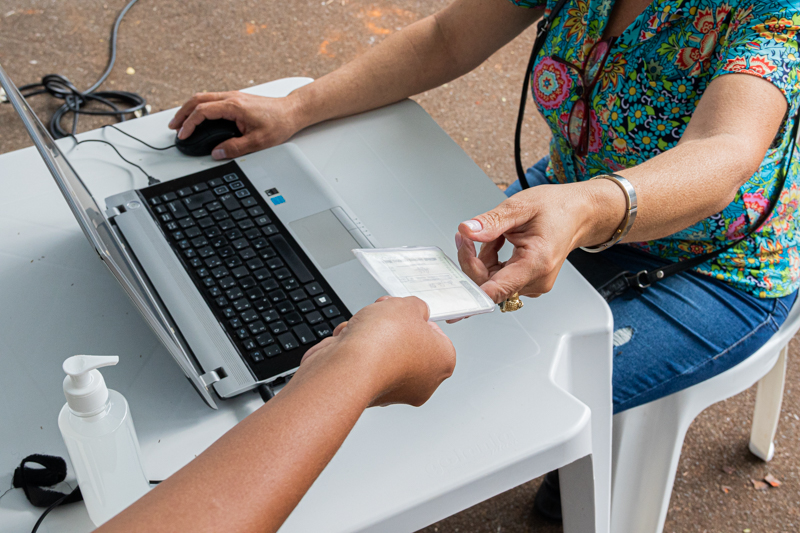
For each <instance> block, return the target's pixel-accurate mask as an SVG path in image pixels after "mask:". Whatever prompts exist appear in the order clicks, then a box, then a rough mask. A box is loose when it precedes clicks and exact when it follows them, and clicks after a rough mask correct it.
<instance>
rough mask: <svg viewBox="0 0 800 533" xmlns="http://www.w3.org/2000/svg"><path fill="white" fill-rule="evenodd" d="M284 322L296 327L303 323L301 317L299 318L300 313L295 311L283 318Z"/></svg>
mask: <svg viewBox="0 0 800 533" xmlns="http://www.w3.org/2000/svg"><path fill="white" fill-rule="evenodd" d="M284 320H286V323H287V324H289V325H290V326H296V325H297V324H302V323H303V317H302V316H300V313H298V312H297V311H292V312H291V313H289V314H287V315H286V316H285V317H284Z"/></svg>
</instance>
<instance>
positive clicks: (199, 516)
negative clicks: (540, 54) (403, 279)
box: [98, 298, 455, 533]
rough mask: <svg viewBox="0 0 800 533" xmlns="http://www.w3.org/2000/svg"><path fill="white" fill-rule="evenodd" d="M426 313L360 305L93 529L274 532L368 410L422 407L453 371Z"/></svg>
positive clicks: (418, 306)
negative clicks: (293, 366)
mask: <svg viewBox="0 0 800 533" xmlns="http://www.w3.org/2000/svg"><path fill="white" fill-rule="evenodd" d="M427 319H428V308H427V306H426V305H425V303H424V302H422V301H421V300H419V299H417V298H388V299H381V300H379V301H378V302H376V303H375V304H373V305H370V306H368V307H365V308H364V309H362V310H361V311H359V312H358V313H357V314H356V315H355V316H354V317H353V318H352V319H350V321H349V322H346V323H344V324H341V325H339V327H337V328H336V331H335V332H334V337H332V338H329V339H326V340H325V341H323V342H322V343H320V344H319V345H317V346H315V347H314V348H312V349H311V350H309V351H308V353H306V355H305V356H304V358H303V363H302V364H301V366H300V369H299V370H298V371H297V373H296V374H295V377H294V378H293V379H292V380H291V381H290V382H289V384H288V385H286V387H284V389H283V390H282V391H281V392H280V393H279V394H278V395H277V396H275V398H273V399H272V400H270V401H269V402H268V403H267V404H265V405H264V406H263V407H261V408H260V409H258V411H256V412H255V413H253V414H252V415H250V416H248V417H247V418H246V419H245V420H243V421H242V422H240V423H239V424H238V425H237V426H236V427H235V428H233V429H232V430H231V431H229V432H228V433H226V434H225V435H224V436H223V437H222V438H220V439H219V440H218V441H217V442H215V443H214V444H213V445H212V446H211V447H210V448H208V450H206V451H205V452H203V453H202V454H201V455H200V456H198V457H197V458H196V459H195V460H193V461H192V462H191V463H189V464H188V465H187V466H185V467H184V468H183V469H181V470H180V471H178V472H177V473H176V474H174V475H173V476H171V477H170V478H169V479H167V480H166V481H164V482H163V483H161V484H160V485H158V486H157V487H156V488H155V489H153V490H152V491H151V492H149V493H148V494H146V495H145V496H144V497H142V498H141V499H140V500H139V501H137V502H136V503H134V504H133V505H131V506H130V507H129V508H128V509H126V510H125V511H123V512H122V513H120V514H119V515H118V516H116V517H115V518H113V519H112V520H110V521H109V522H108V523H106V524H105V525H103V527H101V528H100V529H99V530H98V532H99V533H115V532H133V531H150V532H156V533H158V532H168V531H170V532H171V531H192V532H203V531H208V532H216V531H226V532H229V533H244V532H253V533H255V532H258V533H265V532H272V531H277V530H278V528H279V527H280V526H281V524H282V523H283V522H284V520H286V518H287V517H288V516H289V513H291V512H292V510H293V509H294V508H295V506H296V505H297V504H298V502H299V501H300V499H301V498H302V497H303V495H304V494H305V493H306V491H307V490H308V488H309V487H310V486H311V484H312V483H313V482H314V480H315V479H316V478H317V476H319V474H320V473H321V472H322V470H323V469H324V468H325V466H326V465H327V464H328V462H329V461H330V460H331V458H332V457H333V455H334V454H335V453H336V450H338V449H339V446H340V445H341V444H342V442H343V441H344V439H345V437H347V434H348V433H349V432H350V430H351V429H352V428H353V426H354V425H355V423H356V421H357V420H358V418H359V417H360V416H361V413H362V412H363V411H364V409H366V408H367V407H369V406H371V405H385V404H390V403H407V404H411V405H417V406H418V405H422V404H423V403H425V401H427V399H428V398H429V397H430V396H431V394H433V392H434V390H436V388H437V387H438V386H439V384H440V383H441V382H442V381H444V380H445V379H447V378H448V377H449V376H450V374H452V372H453V368H454V366H455V350H454V349H453V346H452V344H451V343H450V341H449V339H448V338H447V337H446V336H445V335H444V333H442V331H441V330H440V329H438V327H437V326H436V325H434V324H433V323H428V322H427ZM343 383H347V387H343V386H342V384H343ZM210 480H213V482H212V481H210Z"/></svg>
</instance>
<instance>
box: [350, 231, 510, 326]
mask: <svg viewBox="0 0 800 533" xmlns="http://www.w3.org/2000/svg"><path fill="white" fill-rule="evenodd" d="M353 253H354V254H356V257H357V258H358V260H359V261H361V264H362V265H364V267H365V268H366V269H367V271H368V272H369V273H370V274H372V276H373V277H374V278H375V279H376V280H377V281H378V283H380V284H381V286H382V287H383V288H384V289H386V292H388V293H389V294H390V295H391V296H397V297H404V296H416V297H418V298H420V299H421V300H423V301H424V302H425V303H427V304H428V307H429V308H430V311H431V316H430V319H429V320H431V321H433V322H438V321H440V320H451V319H454V318H462V317H465V316H472V315H479V314H481V313H491V312H492V311H494V308H495V304H494V302H493V301H492V300H491V299H490V298H489V297H488V296H487V295H486V293H485V292H483V291H482V290H481V289H480V287H478V286H477V285H476V284H475V282H473V281H472V280H471V279H469V278H468V277H467V275H466V274H464V273H463V272H462V271H461V269H459V268H458V266H456V264H455V263H453V261H452V260H451V259H450V258H449V257H447V255H445V253H444V252H443V251H442V250H441V249H440V248H437V247H436V246H419V247H406V248H365V249H357V250H353Z"/></svg>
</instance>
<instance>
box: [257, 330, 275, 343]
mask: <svg viewBox="0 0 800 533" xmlns="http://www.w3.org/2000/svg"><path fill="white" fill-rule="evenodd" d="M256 342H257V343H258V345H259V346H268V345H270V344H272V343H273V342H275V339H274V338H273V337H272V335H270V334H269V333H262V334H261V335H259V336H258V337H256Z"/></svg>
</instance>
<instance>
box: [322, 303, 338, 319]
mask: <svg viewBox="0 0 800 533" xmlns="http://www.w3.org/2000/svg"><path fill="white" fill-rule="evenodd" d="M322 314H323V315H325V316H326V317H328V318H334V317H337V316H339V315H341V314H342V312H341V311H339V308H338V307H336V306H335V305H329V306H328V307H326V308H324V309H323V310H322Z"/></svg>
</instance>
